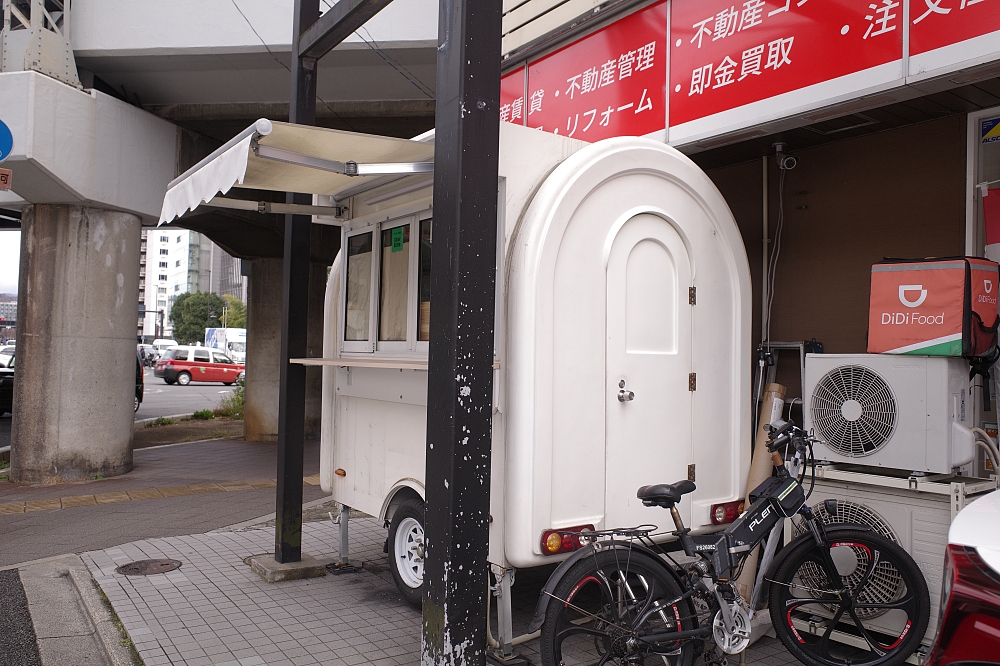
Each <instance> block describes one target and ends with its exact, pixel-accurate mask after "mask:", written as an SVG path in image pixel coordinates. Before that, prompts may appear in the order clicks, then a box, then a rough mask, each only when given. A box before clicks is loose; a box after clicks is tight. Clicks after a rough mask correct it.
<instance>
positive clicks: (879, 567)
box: [792, 501, 906, 619]
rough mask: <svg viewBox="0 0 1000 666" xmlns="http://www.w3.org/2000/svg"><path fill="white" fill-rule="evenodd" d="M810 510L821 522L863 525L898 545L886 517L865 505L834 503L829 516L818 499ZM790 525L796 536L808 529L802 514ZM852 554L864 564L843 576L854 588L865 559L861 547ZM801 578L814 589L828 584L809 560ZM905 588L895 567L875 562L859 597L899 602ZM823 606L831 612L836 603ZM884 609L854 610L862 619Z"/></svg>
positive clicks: (883, 611) (875, 614)
mask: <svg viewBox="0 0 1000 666" xmlns="http://www.w3.org/2000/svg"><path fill="white" fill-rule="evenodd" d="M812 510H813V513H814V514H815V515H816V516H817V517H818V518H819V519H820V520H822V521H823V524H824V525H831V524H838V523H840V524H843V523H850V524H852V525H864V526H867V527H868V528H870V529H871V531H872V532H874V533H875V534H877V535H878V536H880V537H883V538H884V539H886V540H887V541H892V542H893V543H896V544H898V543H899V539H898V538H897V537H896V533H895V531H893V529H892V527H891V526H890V525H889V523H888V521H886V520H885V518H883V517H882V516H880V515H879V514H878V512H876V511H874V510H873V509H871V508H869V507H867V506H865V505H864V504H858V503H856V502H840V501H838V502H837V515H835V516H831V515H830V514H829V513H828V512H827V510H826V505H825V504H824V503H823V502H818V503H817V504H815V505H813V507H812ZM792 524H793V526H794V531H795V536H797V537H798V536H801V535H802V534H805V533H806V532H807V531H808V530H809V528H808V526H807V525H806V521H805V519H803V518H802V517H801V516H795V518H793V519H792ZM855 555H856V556H857V558H858V562H859V563H860V564H864V565H865V566H859V567H858V568H857V569H855V570H854V571H853V572H852V573H851V574H849V575H847V576H846V577H845V578H844V584H845V585H847V587H849V588H851V589H854V588H855V587H857V585H858V583H860V581H861V579H862V577H863V576H864V573H865V571H867V566H866V565H867V563H868V561H867V559H866V557H867V556H866V554H865V553H864V551H862V550H860V549H855ZM798 574H799V576H800V577H801V579H802V582H803V584H804V585H806V586H807V587H811V588H813V589H826V587H824V586H827V585H829V582H828V581H827V576H826V574H825V573H824V572H823V570H822V569H820V567H818V566H816V565H815V564H814V563H812V562H807V563H805V564H804V565H803V566H802V568H801V569H799V572H798ZM905 591H906V585H904V584H903V579H902V577H901V576H900V575H899V572H898V571H896V568H895V567H893V566H892V565H891V564H888V563H886V562H884V561H883V562H879V563H878V564H876V565H875V570H874V571H872V575H871V578H870V579H869V581H868V583H867V584H866V585H865V589H864V592H863V593H862V595H861V596H860V597H859V599H863V600H864V602H865V603H870V604H889V603H892V602H894V601H898V600H899V599H901V598H902V596H903V593H904V592H905ZM824 607H825V608H826V609H827V610H829V611H830V612H831V613H835V612H836V611H837V607H835V606H832V605H830V606H826V605H824ZM887 612H888V611H887V610H882V609H877V608H859V609H857V613H858V616H859V617H861V618H862V619H872V618H876V617H879V616H881V615H884V614H886V613H887Z"/></svg>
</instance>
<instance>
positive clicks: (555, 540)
mask: <svg viewBox="0 0 1000 666" xmlns="http://www.w3.org/2000/svg"><path fill="white" fill-rule="evenodd" d="M545 548H546V549H547V550H548V551H549V552H550V553H558V552H559V549H560V548H562V535H561V534H559V533H558V532H552V533H551V534H549V536H548V537H546V538H545Z"/></svg>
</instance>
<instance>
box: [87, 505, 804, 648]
mask: <svg viewBox="0 0 1000 666" xmlns="http://www.w3.org/2000/svg"><path fill="white" fill-rule="evenodd" d="M350 527H351V553H350V557H351V559H360V560H362V561H364V562H365V570H364V571H362V572H359V573H355V574H343V575H339V576H334V575H328V576H325V577H323V578H313V579H308V580H297V581H285V582H281V583H271V584H268V583H265V582H263V581H262V580H261V579H260V578H259V577H258V576H257V575H256V574H254V573H253V572H251V571H250V567H249V566H248V565H246V564H244V562H243V560H244V559H245V558H246V557H248V556H250V555H254V554H260V553H267V552H270V551H271V550H272V549H273V540H274V531H273V528H246V529H243V530H241V531H235V532H223V531H218V532H209V533H207V534H195V535H190V536H179V537H169V538H164V539H148V540H144V541H137V542H134V543H130V544H126V545H124V546H120V547H116V548H109V549H105V550H99V551H94V552H90V553H85V554H84V555H83V559H84V561H85V562H86V563H87V564H88V566H89V567H90V571H91V573H92V574H93V575H94V577H95V579H96V581H97V583H98V585H100V586H101V588H102V589H103V590H104V592H105V594H106V595H107V597H108V599H109V600H110V601H111V604H112V605H113V607H114V609H115V612H116V613H117V614H118V616H119V617H120V618H121V620H122V623H123V624H124V626H125V628H126V630H127V632H128V634H129V637H130V638H131V640H132V641H133V642H134V643H135V646H136V649H137V650H138V651H139V654H140V656H141V657H142V659H143V661H144V663H145V664H146V666H161V665H162V666H165V665H167V664H171V665H175V666H176V665H180V664H186V665H189V666H262V665H265V664H266V665H267V666H292V665H294V666H309V665H311V664H345V665H347V666H353V665H354V664H369V663H370V664H378V665H380V666H396V665H406V664H418V663H419V661H420V627H421V618H420V612H419V611H418V610H416V609H414V608H412V607H411V606H409V605H407V604H406V603H405V602H403V601H402V599H401V597H400V596H399V594H398V592H397V591H396V589H395V587H394V585H393V584H392V579H391V576H390V574H389V573H388V559H387V558H388V556H387V555H385V554H384V553H383V552H382V544H383V541H384V539H385V535H386V532H385V529H384V528H383V527H382V525H380V524H379V521H377V520H375V519H372V518H360V519H354V520H352V521H351V523H350ZM338 544H339V534H338V531H337V529H336V528H335V527H334V526H333V525H331V524H330V523H329V522H326V523H323V522H313V523H305V524H304V525H303V532H302V550H303V552H304V553H307V554H309V555H312V556H314V557H318V558H319V557H334V556H336V555H337V554H338ZM159 557H167V558H172V559H178V560H181V561H182V562H183V563H184V564H183V566H182V567H181V568H180V569H179V570H177V571H175V572H172V573H167V574H160V575H156V576H146V577H142V576H131V577H127V576H123V575H120V574H117V573H115V568H116V567H117V566H119V565H121V564H123V563H126V562H130V561H134V560H137V559H146V558H159ZM547 575H548V570H545V571H541V570H536V571H524V572H519V574H518V580H517V583H516V584H515V587H514V596H513V601H514V603H513V606H514V628H515V633H517V632H519V631H523V629H524V627H526V626H527V624H528V622H529V620H530V617H531V613H532V611H533V609H534V601H535V600H536V599H537V598H538V593H539V590H540V588H541V586H542V584H543V583H544V582H545V579H546V577H547ZM494 622H495V620H494ZM519 649H520V651H521V652H522V653H523V654H525V655H526V656H527V657H529V658H530V659H531V660H532V662H533V663H535V664H538V663H540V662H539V660H538V653H537V641H532V642H529V643H526V644H524V645H523V646H521V647H520V648H519ZM748 663H749V664H752V665H762V666H763V665H767V666H784V665H786V664H794V663H797V662H795V661H794V660H793V659H792V658H791V656H790V655H789V654H788V653H787V652H785V650H784V649H783V648H782V647H781V645H780V644H779V643H778V642H777V641H775V640H773V639H767V638H765V639H763V640H762V641H760V642H759V643H757V644H756V645H755V646H754V647H753V648H751V650H750V651H749V656H748Z"/></svg>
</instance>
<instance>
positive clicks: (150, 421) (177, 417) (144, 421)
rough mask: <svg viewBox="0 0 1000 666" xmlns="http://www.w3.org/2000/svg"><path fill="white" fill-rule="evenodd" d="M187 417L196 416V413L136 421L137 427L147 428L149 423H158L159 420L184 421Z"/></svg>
mask: <svg viewBox="0 0 1000 666" xmlns="http://www.w3.org/2000/svg"><path fill="white" fill-rule="evenodd" d="M185 416H194V412H190V413H188V414H171V415H170V416H154V417H153V418H151V419H140V420H138V421H135V425H137V426H145V425H146V424H147V423H152V422H153V421H156V420H157V419H182V418H184V417H185Z"/></svg>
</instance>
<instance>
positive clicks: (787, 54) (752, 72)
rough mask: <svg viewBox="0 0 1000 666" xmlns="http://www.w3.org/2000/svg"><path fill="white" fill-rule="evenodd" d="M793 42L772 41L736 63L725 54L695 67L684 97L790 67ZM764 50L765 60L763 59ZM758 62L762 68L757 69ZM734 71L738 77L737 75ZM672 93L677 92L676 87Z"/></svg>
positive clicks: (742, 55) (785, 39) (746, 51)
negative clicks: (764, 71) (716, 61)
mask: <svg viewBox="0 0 1000 666" xmlns="http://www.w3.org/2000/svg"><path fill="white" fill-rule="evenodd" d="M794 42H795V37H788V38H779V39H775V40H773V41H770V42H768V43H767V44H759V45H758V46H754V47H752V48H749V49H746V50H745V51H743V53H742V54H741V57H740V62H739V63H737V62H736V61H735V60H733V59H732V58H731V57H730V56H728V55H727V56H726V57H725V58H723V59H722V62H720V63H719V64H717V65H716V64H714V63H709V64H707V65H703V66H701V67H696V68H695V69H694V70H693V71H692V72H691V89H690V91H689V92H688V97H690V96H692V95H701V94H703V93H704V92H705V91H706V90H709V89H712V90H715V89H716V88H724V87H725V86H728V85H731V84H733V83H739V82H740V81H742V80H743V79H746V78H747V77H750V76H759V75H760V74H761V71H762V69H772V70H778V69H780V68H781V67H783V66H784V65H791V64H792V58H791V53H792V44H793V43H794ZM765 49H766V51H767V60H764V51H765ZM762 62H763V68H762V67H761V63H762ZM737 72H738V73H739V76H737ZM713 81H714V85H713ZM676 90H677V92H679V91H680V84H678V86H677V89H676Z"/></svg>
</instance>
